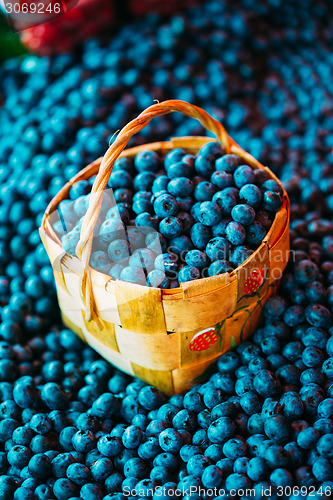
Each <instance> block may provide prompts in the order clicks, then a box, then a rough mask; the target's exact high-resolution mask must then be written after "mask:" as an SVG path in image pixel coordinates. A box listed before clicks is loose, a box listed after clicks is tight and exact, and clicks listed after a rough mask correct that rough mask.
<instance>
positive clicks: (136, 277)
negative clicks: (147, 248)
mask: <svg viewBox="0 0 333 500" xmlns="http://www.w3.org/2000/svg"><path fill="white" fill-rule="evenodd" d="M120 279H121V280H122V281H126V282H128V283H137V284H138V285H146V284H147V281H146V276H145V273H144V271H143V269H142V268H141V267H135V266H128V267H125V268H124V269H123V270H122V271H121V273H120Z"/></svg>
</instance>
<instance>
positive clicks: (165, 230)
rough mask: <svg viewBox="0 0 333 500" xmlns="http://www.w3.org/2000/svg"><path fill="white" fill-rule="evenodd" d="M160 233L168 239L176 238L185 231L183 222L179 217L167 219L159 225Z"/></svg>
mask: <svg viewBox="0 0 333 500" xmlns="http://www.w3.org/2000/svg"><path fill="white" fill-rule="evenodd" d="M159 230H160V233H161V234H163V236H165V237H166V238H175V237H176V236H179V235H180V234H181V232H182V230H183V226H182V223H181V221H180V220H179V219H178V218H177V217H172V216H171V217H165V218H164V219H162V220H161V222H160V224H159Z"/></svg>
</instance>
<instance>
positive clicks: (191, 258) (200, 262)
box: [185, 250, 209, 269]
mask: <svg viewBox="0 0 333 500" xmlns="http://www.w3.org/2000/svg"><path fill="white" fill-rule="evenodd" d="M185 262H186V264H188V265H189V266H195V267H197V268H198V269H202V268H204V267H206V266H207V265H208V264H209V260H208V258H207V255H206V253H205V252H202V251H200V250H190V251H189V252H187V254H186V256H185Z"/></svg>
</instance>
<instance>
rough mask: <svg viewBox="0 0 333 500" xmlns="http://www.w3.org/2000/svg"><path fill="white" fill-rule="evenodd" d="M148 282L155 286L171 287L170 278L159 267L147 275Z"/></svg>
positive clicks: (149, 284)
mask: <svg viewBox="0 0 333 500" xmlns="http://www.w3.org/2000/svg"><path fill="white" fill-rule="evenodd" d="M147 284H148V286H151V287H154V288H169V280H168V278H167V277H166V275H165V273H164V272H163V271H159V270H157V269H154V270H152V271H151V272H150V273H149V274H148V275H147Z"/></svg>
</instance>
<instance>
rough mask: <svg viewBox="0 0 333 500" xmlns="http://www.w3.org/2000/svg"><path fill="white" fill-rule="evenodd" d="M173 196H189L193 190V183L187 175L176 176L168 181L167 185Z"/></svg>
mask: <svg viewBox="0 0 333 500" xmlns="http://www.w3.org/2000/svg"><path fill="white" fill-rule="evenodd" d="M167 189H168V191H169V193H170V194H172V195H173V196H182V197H186V196H189V195H190V194H191V193H192V192H193V183H192V181H191V180H190V179H188V178H187V177H176V178H174V179H172V180H171V181H170V182H169V183H168V187H167Z"/></svg>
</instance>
